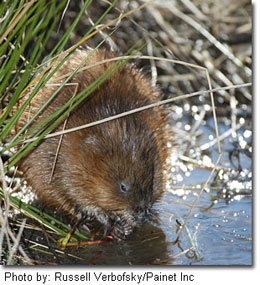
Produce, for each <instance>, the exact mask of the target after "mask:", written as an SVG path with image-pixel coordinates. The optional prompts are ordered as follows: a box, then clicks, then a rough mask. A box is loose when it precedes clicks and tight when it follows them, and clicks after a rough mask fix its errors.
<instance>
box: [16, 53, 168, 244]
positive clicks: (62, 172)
mask: <svg viewBox="0 0 260 285" xmlns="http://www.w3.org/2000/svg"><path fill="white" fill-rule="evenodd" d="M89 55H90V50H88V49H85V50H78V51H76V52H75V53H74V54H72V55H71V56H70V57H69V59H68V60H66V62H65V63H64V64H63V65H62V66H61V68H60V69H59V70H58V71H57V72H56V73H55V74H54V76H53V77H52V78H51V79H50V80H49V81H48V84H47V85H46V86H44V87H43V88H41V89H40V91H39V92H38V93H37V94H36V95H35V97H34V98H33V99H32V101H31V103H30V106H29V107H28V108H27V109H26V111H25V112H24V113H23V115H22V117H21V118H20V120H19V124H18V128H21V127H22V126H23V125H24V124H25V122H26V121H27V120H28V118H30V117H32V116H33V115H34V114H35V113H36V111H37V110H38V109H39V108H40V107H41V106H42V105H43V104H44V103H45V102H46V101H47V100H48V98H49V97H50V96H51V95H52V94H53V92H54V91H55V90H56V89H57V88H58V86H57V85H58V84H60V83H62V82H63V80H64V78H63V79H59V77H61V76H62V75H64V74H69V73H71V72H72V71H73V70H75V69H76V68H77V67H78V65H79V64H80V63H81V62H82V61H83V60H84V59H86V57H87V56H89ZM113 57H115V54H114V53H112V52H110V51H108V50H106V49H100V50H97V51H95V52H94V53H93V55H91V56H90V57H89V58H88V59H87V61H86V62H85V63H84V67H85V66H89V65H93V64H94V63H96V62H100V61H103V60H104V59H110V58H113ZM114 63H115V62H106V63H102V64H100V65H96V66H94V67H90V68H89V69H86V70H83V71H79V72H77V73H75V74H74V75H73V77H72V78H71V79H70V81H69V82H70V83H77V84H76V85H72V84H70V85H66V86H64V87H63V88H62V89H61V91H60V92H59V93H58V94H57V96H56V97H55V98H54V99H53V100H52V101H51V102H50V103H49V104H48V105H47V107H46V108H45V109H44V110H43V111H42V112H41V113H40V115H39V116H38V117H37V119H36V120H35V121H34V123H33V124H36V123H37V122H39V121H40V120H43V119H44V118H46V117H47V116H49V115H50V114H52V113H53V112H55V111H57V110H58V109H59V108H60V107H61V106H63V105H64V104H65V103H66V102H67V101H68V100H69V99H71V97H72V96H74V95H75V90H76V92H77V94H78V93H79V92H81V91H82V90H84V89H85V88H86V87H87V86H89V85H90V84H91V83H92V82H93V81H94V80H96V79H97V78H99V77H100V76H101V75H102V74H103V73H104V72H105V71H106V70H108V68H110V67H111V66H112V65H113V64H114ZM57 83H58V84H57ZM160 98H161V96H160V93H159V92H158V91H156V89H155V88H153V87H152V86H151V84H150V82H149V80H148V79H147V78H145V76H144V75H143V74H142V73H141V72H140V70H138V69H137V68H136V67H135V66H134V65H133V64H129V63H125V64H124V65H123V66H121V67H120V68H119V70H117V71H116V72H115V73H113V74H112V75H111V76H110V77H109V78H108V79H107V80H106V81H105V82H104V83H102V84H101V85H100V86H99V87H98V88H97V89H96V90H95V91H94V92H92V93H91V95H90V96H88V97H87V98H86V99H85V101H84V102H83V103H81V104H80V105H79V106H78V107H77V108H76V109H74V110H73V111H72V112H71V113H70V115H69V117H68V120H67V123H66V129H69V128H72V127H76V126H81V125H83V124H87V123H90V122H93V121H97V120H100V119H103V118H107V117H110V116H113V115H116V114H119V113H122V112H126V111H128V110H131V109H134V108H138V107H141V106H145V105H147V104H151V103H155V102H158V101H159V100H160ZM25 99H26V97H25V98H23V99H22V100H21V102H24V100H25ZM167 117H168V113H167V111H166V109H165V108H163V107H154V108H151V109H147V110H145V111H142V112H138V113H135V114H131V115H127V116H125V117H122V118H119V119H115V120H111V121H109V122H106V123H103V124H99V125H96V126H93V127H90V128H85V129H81V130H79V131H75V132H71V133H68V134H65V135H64V136H63V138H62V142H61V145H60V149H59V152H58V157H57V161H56V165H55V170H54V172H53V173H52V168H53V164H54V161H55V156H56V152H57V148H58V143H59V139H60V138H59V136H56V137H52V138H48V139H43V140H42V141H41V142H39V143H38V144H37V146H36V147H34V148H33V149H32V150H31V151H30V152H29V153H28V154H27V155H26V156H25V157H24V158H23V159H22V161H21V162H20V163H19V167H20V169H21V170H22V171H23V173H24V177H25V179H26V180H27V182H28V184H29V185H30V186H31V187H32V189H33V190H34V191H35V192H36V194H37V196H38V197H39V198H40V200H42V201H44V202H45V204H46V205H52V206H55V207H56V208H57V209H60V210H63V211H65V212H67V213H70V214H72V215H73V216H77V217H80V216H81V217H85V218H86V222H87V221H88V220H91V219H92V218H94V219H96V220H97V221H98V222H100V223H102V224H103V225H104V227H105V229H106V232H107V233H110V234H111V235H112V236H113V238H115V239H116V240H121V239H124V238H126V237H127V236H128V235H129V234H130V233H131V232H132V231H133V229H134V228H135V226H136V225H137V224H139V223H141V222H142V221H144V220H145V219H146V217H148V216H149V213H150V210H151V207H152V204H153V203H154V202H155V201H157V200H158V199H159V198H160V197H161V196H162V194H163V192H164V188H165V182H166V181H165V172H166V171H165V170H166V158H167V156H168V150H167V149H168V148H167V141H168V139H169V134H168V128H167V125H168V118H167ZM62 126H63V123H61V124H60V125H59V126H58V127H57V128H56V129H55V130H54V131H57V130H61V129H62Z"/></svg>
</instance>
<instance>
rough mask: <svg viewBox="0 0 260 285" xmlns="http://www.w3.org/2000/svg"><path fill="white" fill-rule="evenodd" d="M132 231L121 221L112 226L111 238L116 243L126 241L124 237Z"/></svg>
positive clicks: (128, 225)
mask: <svg viewBox="0 0 260 285" xmlns="http://www.w3.org/2000/svg"><path fill="white" fill-rule="evenodd" d="M132 231H133V227H132V226H131V225H130V224H128V223H127V222H126V221H124V220H122V221H119V222H117V223H116V224H115V225H114V227H113V228H112V231H111V236H112V237H113V239H115V240H116V241H121V240H124V239H126V237H127V236H128V235H130V234H131V233H132Z"/></svg>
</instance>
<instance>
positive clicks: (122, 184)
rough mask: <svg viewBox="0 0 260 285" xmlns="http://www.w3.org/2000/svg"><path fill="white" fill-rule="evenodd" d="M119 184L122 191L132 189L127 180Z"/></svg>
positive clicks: (125, 191)
mask: <svg viewBox="0 0 260 285" xmlns="http://www.w3.org/2000/svg"><path fill="white" fill-rule="evenodd" d="M119 186H120V190H121V192H123V193H127V192H128V191H129V189H130V186H129V184H128V183H126V182H125V181H121V182H120V185H119Z"/></svg>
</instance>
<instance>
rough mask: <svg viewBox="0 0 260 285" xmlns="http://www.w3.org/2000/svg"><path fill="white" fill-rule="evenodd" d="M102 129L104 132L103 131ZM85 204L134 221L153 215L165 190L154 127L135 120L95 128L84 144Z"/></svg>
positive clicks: (81, 161) (82, 154)
mask: <svg viewBox="0 0 260 285" xmlns="http://www.w3.org/2000/svg"><path fill="white" fill-rule="evenodd" d="M99 132H102V133H99ZM80 150H81V155H80V157H79V158H78V160H79V161H78V165H81V172H82V173H81V175H82V179H81V182H82V184H83V185H84V187H82V189H84V190H83V191H82V193H81V194H80V195H79V196H80V199H81V201H80V203H81V205H82V204H84V200H85V201H86V204H87V205H89V204H90V203H91V204H92V205H93V206H96V207H98V208H101V209H103V210H104V211H107V212H108V213H109V212H110V213H113V214H115V215H118V216H119V217H120V216H125V217H126V216H128V217H130V218H131V219H133V220H134V221H136V222H138V221H140V220H143V219H144V218H145V217H146V216H147V215H149V212H150V209H151V206H152V204H153V203H154V202H155V201H156V200H158V199H159V198H160V196H161V195H162V192H163V189H162V188H163V187H162V182H161V179H162V173H161V172H162V171H161V161H160V157H159V150H158V149H157V144H156V137H155V133H154V131H153V130H150V129H149V128H148V127H147V126H146V125H145V124H144V125H140V124H139V125H137V124H136V122H135V119H133V118H132V119H130V118H129V117H128V118H127V120H120V121H111V122H109V123H106V124H104V125H102V128H101V127H100V128H93V131H88V133H87V135H86V136H85V137H84V138H83V139H82V140H81V143H80Z"/></svg>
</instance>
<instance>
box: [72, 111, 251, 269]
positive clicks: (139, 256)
mask: <svg viewBox="0 0 260 285" xmlns="http://www.w3.org/2000/svg"><path fill="white" fill-rule="evenodd" d="M190 109H191V108H190ZM175 111H176V110H175ZM174 114H175V118H174V119H175V125H177V126H178V127H179V129H180V130H184V131H185V128H186V129H189V127H187V126H188V122H189V120H188V118H187V120H184V118H185V116H184V115H185V114H184V112H180V114H181V116H180V118H178V117H176V112H175V113H174ZM178 120H179V121H178ZM178 122H179V124H178ZM212 126H214V124H213V120H212V119H211V118H210V117H209V119H208V120H207V121H206V123H204V124H201V126H200V127H199V128H198V132H199V133H200V135H198V137H197V139H196V140H194V141H193V142H189V144H188V147H187V148H186V151H184V152H183V153H182V155H183V154H184V155H186V156H187V157H189V158H193V159H195V160H196V161H199V160H200V161H201V162H202V163H203V164H204V165H206V166H207V167H202V166H200V167H197V166H196V165H195V164H193V163H189V162H188V163H187V162H186V161H184V160H183V159H180V158H179V157H178V155H180V153H177V155H176V153H175V154H173V157H172V159H173V161H172V163H173V167H172V173H171V177H170V179H169V184H168V187H167V190H168V191H167V192H166V193H165V195H164V197H163V198H162V200H161V201H159V202H158V203H157V204H156V205H155V206H154V210H155V211H157V212H158V218H157V219H156V221H154V222H153V223H152V222H151V223H149V224H146V225H144V226H143V227H140V228H138V229H137V230H136V231H135V232H134V234H133V235H132V236H130V238H129V239H128V240H127V241H125V242H122V243H119V244H116V243H113V242H108V243H106V244H101V245H93V246H88V247H85V248H80V249H78V250H76V251H75V250H73V253H74V254H76V255H79V256H81V257H84V258H86V260H84V261H83V260H78V261H76V263H87V264H116V265H118V264H121V265H127V264H160V265H162V264H174V265H251V264H252V168H251V164H252V160H251V153H252V140H251V138H252V137H251V135H252V132H251V131H250V122H249V124H248V126H249V127H248V126H247V127H242V128H240V129H239V130H238V132H237V136H236V137H234V138H232V136H228V137H227V138H226V139H224V140H223V141H222V142H221V148H222V151H223V156H222V160H221V162H220V165H219V171H218V172H215V173H214V175H213V177H212V179H211V180H210V183H209V185H208V186H207V188H206V189H207V193H206V192H203V193H202V195H201V197H200V198H199V201H198V204H197V205H196V207H195V208H194V210H193V212H192V214H191V216H190V218H189V220H188V223H187V226H186V228H185V229H184V231H183V233H182V235H181V237H180V242H179V243H178V244H176V243H175V240H176V237H177V235H178V230H179V226H180V225H181V224H183V222H184V220H185V218H186V216H187V214H188V212H189V210H190V208H191V205H192V204H193V202H194V201H195V199H196V197H197V195H198V194H199V192H200V191H199V189H201V187H202V185H203V184H204V183H205V181H206V180H207V178H208V176H209V174H210V172H211V169H212V165H214V163H215V162H216V160H217V158H218V151H217V145H216V144H215V145H214V146H213V147H211V148H209V149H208V150H206V151H204V152H203V151H201V149H200V146H201V145H203V144H205V143H207V142H209V141H210V140H212V139H213V138H214V136H215V132H214V128H213V127H212ZM245 126H246V125H245ZM229 129H230V120H228V119H225V120H223V121H222V122H221V123H219V132H220V134H223V133H225V132H226V131H228V130H229ZM180 137H182V136H181V135H180ZM181 139H183V138H181ZM185 143H186V144H187V141H182V142H179V145H180V146H183V145H184V147H183V149H184V150H185ZM68 262H69V263H70V262H71V260H70V261H68ZM74 262H75V260H74Z"/></svg>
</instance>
